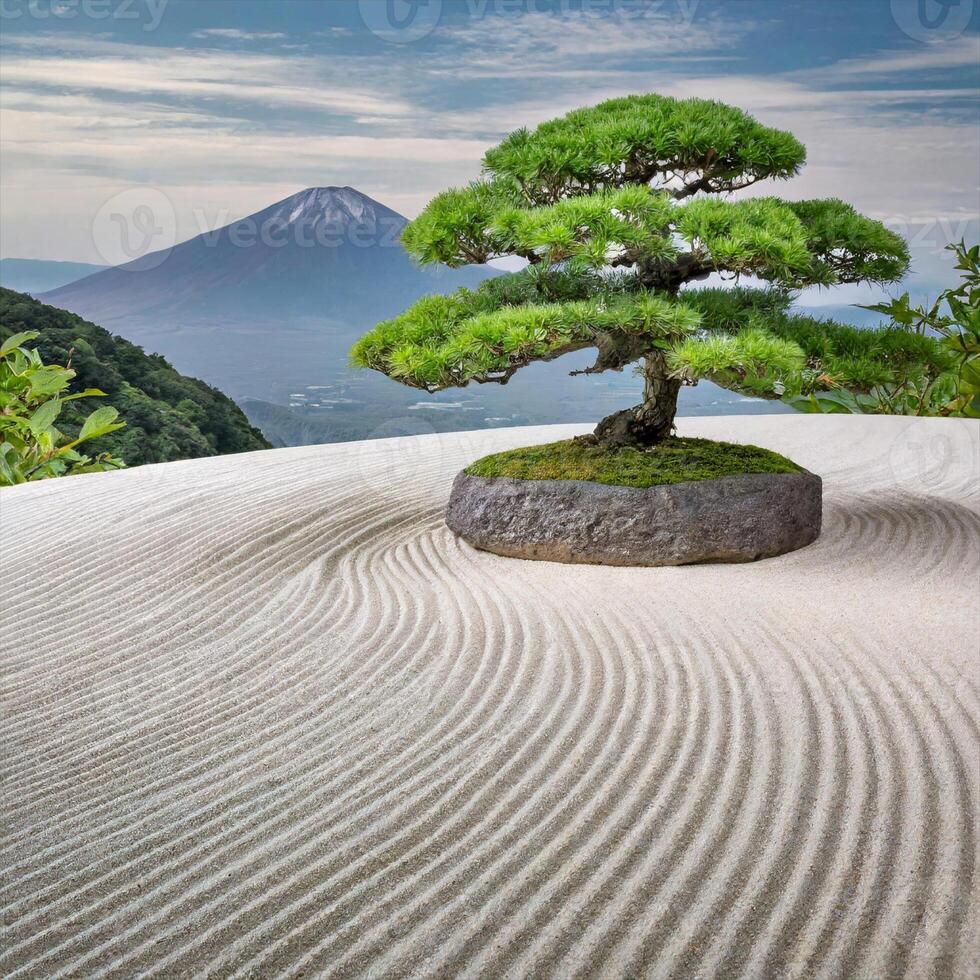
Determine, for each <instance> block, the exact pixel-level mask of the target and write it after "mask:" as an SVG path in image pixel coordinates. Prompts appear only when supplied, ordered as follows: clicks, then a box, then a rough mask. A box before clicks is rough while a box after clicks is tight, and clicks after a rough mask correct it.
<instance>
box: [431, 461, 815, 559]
mask: <svg viewBox="0 0 980 980" xmlns="http://www.w3.org/2000/svg"><path fill="white" fill-rule="evenodd" d="M822 487H823V481H822V480H821V479H820V477H819V476H816V475H815V474H813V473H808V472H806V471H804V472H801V473H753V474H747V475H745V476H728V477H722V478H721V479H717V480H699V481H695V482H690V483H675V484H671V485H668V486H661V487H649V488H645V489H637V488H634V487H611V486H605V485H603V484H600V483H588V482H585V481H581V480H514V479H510V478H508V477H492V478H489V477H482V476H467V475H466V474H465V473H460V474H459V475H458V476H457V477H456V482H455V483H454V484H453V490H452V494H451V496H450V498H449V506H448V508H447V511H446V523H447V524H448V525H449V527H450V529H451V530H452V531H453V532H455V533H456V534H458V535H459V536H460V537H462V538H463V539H464V540H466V541H468V542H469V543H470V544H471V545H473V546H474V547H476V548H480V549H482V550H484V551H492V552H494V553H495V554H498V555H506V556H508V557H511V558H533V559H539V560H542V561H560V562H581V563H586V564H593V565H689V564H693V563H696V562H744V561H755V560H757V559H759V558H770V557H772V556H773V555H781V554H784V553H785V552H787V551H794V550H795V549H796V548H802V547H803V546H804V545H808V544H810V543H811V542H812V541H815V540H816V539H817V537H818V536H819V535H820V522H821V496H822Z"/></svg>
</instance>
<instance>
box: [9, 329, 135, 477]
mask: <svg viewBox="0 0 980 980" xmlns="http://www.w3.org/2000/svg"><path fill="white" fill-rule="evenodd" d="M37 337H38V334H37V332H36V331H30V330H28V331H24V332H23V333H18V334H14V335H13V336H12V337H9V338H7V340H5V341H4V342H3V344H2V345H0V486H13V485H14V484H17V483H27V482H29V481H31V480H44V479H47V478H49V477H53V476H71V475H74V474H76V473H96V472H100V471H103V470H115V469H119V468H120V467H122V466H124V465H125V464H124V463H123V461H122V460H121V459H116V458H114V457H113V456H112V455H111V454H109V453H99V454H98V455H96V456H94V457H92V456H86V455H84V454H83V453H81V452H79V450H78V447H79V446H81V445H82V443H86V442H89V441H91V440H92V439H98V438H99V437H100V436H104V435H107V434H108V433H110V432H115V431H116V430H117V429H121V428H123V426H125V424H126V423H125V422H119V421H117V419H118V417H119V413H118V412H117V411H116V409H114V408H112V407H111V406H109V405H104V406H102V407H101V408H97V409H96V410H95V411H94V412H92V413H91V414H90V415H89V416H88V417H87V418H85V420H84V421H83V422H82V425H81V428H80V430H79V432H78V435H77V436H75V437H74V438H69V437H68V436H66V435H65V434H64V433H62V432H61V431H60V430H59V429H58V428H57V427H56V426H55V423H56V422H57V421H58V418H59V416H60V415H61V412H62V409H63V408H64V406H65V405H66V404H67V403H69V402H76V401H79V400H81V399H83V398H104V397H105V392H103V391H99V390H98V389H97V388H86V389H85V390H84V391H79V392H76V393H75V394H71V395H69V394H67V391H68V386H69V385H70V384H71V381H72V379H73V378H74V377H75V372H74V371H73V370H72V369H71V367H61V366H60V365H57V364H45V363H44V362H43V361H42V360H41V355H40V354H39V353H38V352H37V351H36V350H29V349H28V348H26V347H24V346H23V345H24V344H26V343H29V342H30V341H32V340H36V339H37Z"/></svg>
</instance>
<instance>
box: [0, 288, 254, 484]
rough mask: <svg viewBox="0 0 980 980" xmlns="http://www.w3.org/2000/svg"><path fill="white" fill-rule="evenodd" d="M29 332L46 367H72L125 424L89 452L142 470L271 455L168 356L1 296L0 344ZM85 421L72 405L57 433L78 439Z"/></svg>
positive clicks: (222, 401)
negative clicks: (34, 335) (235, 455)
mask: <svg viewBox="0 0 980 980" xmlns="http://www.w3.org/2000/svg"><path fill="white" fill-rule="evenodd" d="M23 331H34V332H36V333H37V334H38V337H37V339H36V340H35V341H33V342H32V344H31V345H30V346H31V347H36V349H37V350H38V352H39V354H40V356H41V358H42V359H43V361H44V362H45V363H46V364H56V365H70V367H71V369H72V370H73V371H74V372H75V382H74V384H75V385H77V386H78V387H79V388H82V389H85V388H97V389H100V390H102V391H103V392H105V398H104V399H103V401H104V403H105V405H106V406H107V407H111V408H114V409H115V410H116V411H118V413H119V415H120V416H121V417H122V418H123V419H125V421H126V427H125V428H123V429H119V430H118V431H113V432H110V433H107V434H105V435H101V436H100V437H99V438H97V439H94V440H93V441H92V442H91V443H90V444H89V445H90V447H91V448H88V447H87V448H86V451H87V452H91V453H95V454H96V455H98V454H104V453H108V454H111V455H112V456H113V458H121V459H124V460H125V461H126V463H127V465H129V466H136V465H138V464H140V463H163V462H167V461H169V460H175V459H193V458H195V457H199V456H217V455H223V454H225V453H237V452H249V451H251V450H256V449H268V448H269V443H268V442H267V441H266V440H265V438H264V437H263V435H262V434H261V432H259V431H258V429H254V428H252V426H250V425H249V424H248V420H247V419H246V418H245V416H244V414H243V413H242V411H241V409H240V408H239V407H238V406H237V405H236V404H235V403H234V402H233V401H232V400H231V399H230V398H228V397H227V396H226V395H224V394H222V393H221V392H220V391H218V390H217V389H215V388H212V387H211V386H210V385H207V384H205V383H204V382H203V381H198V380H197V379H195V378H187V377H184V376H183V375H181V374H179V373H178V372H177V371H176V370H174V368H173V367H171V365H170V364H169V363H168V362H167V361H166V360H165V359H164V358H163V357H160V356H159V355H156V354H147V353H145V352H144V351H143V349H142V348H141V347H138V346H137V345H136V344H132V343H130V342H129V341H127V340H123V339H122V338H121V337H115V336H113V335H112V334H110V333H109V332H108V331H107V330H104V329H103V328H102V327H99V326H96V325H95V324H94V323H89V322H88V321H86V320H83V319H81V317H78V316H75V315H74V314H72V313H69V312H67V311H65V310H59V309H57V308H55V307H53V306H46V305H44V304H43V303H39V302H38V301H37V300H35V299H32V298H31V297H30V296H27V295H25V294H23V293H16V292H14V291H13V290H10V289H0V341H3V340H6V339H8V338H9V337H10V336H12V335H13V334H16V333H20V332H23ZM84 420H85V412H84V411H83V409H82V407H81V406H79V405H78V404H77V403H76V402H70V403H68V404H66V405H65V406H64V407H63V409H62V412H61V415H60V417H59V420H58V427H59V429H61V430H62V431H63V432H64V433H66V434H67V435H68V436H69V437H72V438H74V437H75V436H77V435H78V433H79V432H80V431H81V427H82V425H83V424H84Z"/></svg>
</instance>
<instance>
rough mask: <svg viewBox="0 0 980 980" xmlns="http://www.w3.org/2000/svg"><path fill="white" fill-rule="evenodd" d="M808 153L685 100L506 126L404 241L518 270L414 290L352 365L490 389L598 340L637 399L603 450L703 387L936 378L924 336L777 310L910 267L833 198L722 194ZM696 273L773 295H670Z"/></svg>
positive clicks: (893, 243)
mask: <svg viewBox="0 0 980 980" xmlns="http://www.w3.org/2000/svg"><path fill="white" fill-rule="evenodd" d="M804 159H805V150H804V148H803V146H802V145H801V144H800V143H799V142H798V141H797V140H796V139H795V138H794V137H793V136H792V135H791V134H789V133H786V132H782V131H780V130H777V129H771V128H769V127H766V126H763V125H761V124H760V123H758V122H757V121H756V120H754V119H753V118H752V117H751V116H749V115H747V114H746V113H744V112H742V111H740V110H739V109H736V108H733V107H731V106H727V105H724V104H721V103H718V102H711V101H705V100H701V99H687V100H676V99H672V98H667V97H664V96H660V95H642V96H630V97H628V98H621V99H614V100H611V101H608V102H604V103H602V104H601V105H598V106H595V107H594V108H587V109H579V110H576V111H574V112H571V113H569V114H568V115H566V116H564V117H562V118H560V119H555V120H552V121H550V122H547V123H544V124H542V125H541V126H539V127H538V128H537V129H535V130H533V131H528V130H526V129H521V130H518V131H517V132H515V133H513V134H511V135H510V136H509V137H508V138H507V139H505V140H504V141H503V142H502V143H501V144H500V145H499V146H497V147H495V148H494V149H492V150H490V151H488V152H487V154H486V156H485V158H484V179H482V180H480V181H478V182H474V183H472V184H470V185H469V186H468V187H465V188H462V189H452V190H448V191H445V192H444V193H442V194H439V195H438V196H437V197H435V198H434V199H433V200H432V201H431V202H430V203H429V205H428V206H427V207H426V208H425V210H424V211H423V212H422V213H421V214H420V215H419V217H418V218H416V219H415V220H414V221H413V222H411V223H410V224H409V225H408V226H407V227H406V229H405V230H404V232H403V234H402V242H403V244H404V245H405V247H406V248H407V249H408V251H409V252H410V253H411V254H412V255H413V256H415V257H416V258H417V259H418V260H420V261H421V262H426V263H428V262H444V263H446V264H448V265H451V266H460V265H465V264H468V263H474V262H486V261H487V260H488V259H493V258H496V257H501V256H510V255H516V256H521V257H523V258H524V259H526V260H527V262H528V266H527V268H526V269H525V270H523V271H522V272H519V273H515V274H512V275H507V276H501V277H500V278H497V279H493V280H488V281H487V282H485V283H483V284H482V285H481V286H480V287H479V288H478V289H477V290H475V291H473V292H470V291H468V290H459V291H458V292H456V293H454V294H452V295H450V296H429V297H426V298H424V299H422V300H420V301H419V302H417V303H415V304H414V305H413V306H411V307H410V308H409V309H407V310H406V311H405V312H404V313H402V314H401V315H399V316H397V317H395V318H394V319H392V320H388V321H385V322H383V323H380V324H378V325H377V326H376V327H375V328H374V329H373V330H372V331H370V332H369V333H368V334H367V335H365V336H364V337H363V338H361V340H360V341H359V342H358V343H357V344H356V345H355V347H354V349H353V351H352V360H353V361H354V363H355V364H358V365H360V366H363V367H368V368H373V369H376V370H378V371H381V372H383V373H385V374H386V375H389V376H390V377H392V378H395V379H396V380H398V381H400V382H402V383H404V384H406V385H411V386H413V387H416V388H421V389H423V390H425V391H430V392H433V391H438V390H440V389H443V388H447V387H454V386H462V385H466V384H468V383H469V382H471V381H475V382H477V383H487V382H496V383H499V384H505V383H506V382H507V381H508V380H509V379H510V378H511V377H512V376H513V374H514V372H515V371H517V370H519V369H520V368H521V367H523V366H524V365H526V364H529V363H531V362H533V361H548V360H552V359H554V358H556V357H559V356H560V355H562V354H564V353H566V352H569V351H574V350H579V349H582V348H590V347H591V348H595V349H596V351H597V357H596V361H595V364H594V366H593V367H591V368H589V369H588V371H589V372H597V371H604V370H609V369H612V370H621V369H622V368H623V367H625V366H626V365H628V364H631V363H634V362H637V361H640V362H642V373H643V377H644V381H645V384H644V399H643V402H642V404H640V405H638V406H637V407H635V408H631V409H627V410H625V411H621V412H617V413H616V414H614V415H612V416H610V417H609V418H607V419H605V420H603V421H602V422H601V423H600V424H599V426H598V428H597V429H596V438H597V439H598V440H599V442H600V443H602V444H606V445H638V446H650V445H654V444H656V443H658V442H659V441H661V440H662V439H664V438H665V437H666V436H668V435H669V434H670V432H671V429H672V426H673V421H674V415H675V413H676V410H677V396H678V391H679V389H680V387H681V386H682V385H684V384H695V383H697V381H698V380H700V379H703V378H704V379H710V380H712V381H715V382H716V383H718V384H720V385H722V386H724V387H727V388H730V389H733V390H737V391H742V392H746V393H751V394H755V395H761V396H763V397H770V398H776V397H781V396H784V395H786V396H794V395H795V396H798V395H800V394H801V393H803V394H811V393H812V392H813V391H815V390H820V389H821V388H825V389H840V388H844V389H853V390H855V391H865V392H866V391H870V390H871V389H872V388H873V387H874V386H875V385H880V384H882V383H887V382H888V381H889V379H891V378H894V377H897V376H898V375H899V374H902V373H903V372H904V373H905V374H908V373H909V372H912V373H914V372H925V371H929V370H933V371H942V370H946V369H947V368H948V366H949V356H948V353H947V352H945V351H943V350H942V349H941V348H940V347H939V345H938V344H937V343H936V342H935V341H934V340H933V339H932V338H930V337H926V336H922V335H919V334H916V333H914V332H909V331H903V330H891V331H878V332H873V333H871V334H870V335H869V338H870V342H869V341H868V340H866V341H861V340H860V339H858V340H855V335H857V334H859V333H861V331H857V330H853V329H849V328H845V327H839V326H836V325H834V330H831V331H829V333H828V332H823V333H821V331H820V330H819V328H816V329H815V328H814V323H815V321H812V320H809V319H808V318H799V319H797V318H793V317H789V316H788V315H787V312H786V307H787V305H788V294H787V293H786V290H793V289H798V288H802V287H805V286H812V285H819V286H833V285H837V284H840V283H858V282H873V283H890V282H894V281H896V280H898V279H900V278H901V277H902V276H903V275H904V273H905V272H906V270H907V268H908V262H909V256H908V250H907V248H906V245H905V242H904V241H903V240H902V239H901V238H900V237H899V236H897V235H895V234H894V233H892V232H891V231H889V230H888V229H886V228H885V227H884V226H883V225H882V224H880V223H879V222H877V221H873V220H871V219H869V218H866V217H864V216H862V215H860V214H858V213H857V212H856V211H855V210H854V209H853V208H852V207H850V205H848V204H845V203H844V202H843V201H839V200H834V199H831V200H812V201H796V202H786V201H782V200H780V199H778V198H775V197H755V198H750V199H741V200H732V199H728V198H727V197H725V196H723V195H728V194H730V193H731V192H733V191H738V190H741V189H744V188H746V187H749V186H751V185H754V184H756V183H758V182H759V181H762V180H767V179H776V180H785V179H788V178H790V177H792V176H793V175H794V174H796V173H797V172H798V171H799V169H800V167H801V166H802V165H803V162H804ZM712 273H720V274H721V275H722V276H724V277H726V278H732V279H737V278H738V277H740V276H745V275H751V276H754V277H758V278H760V279H762V280H765V281H766V282H768V283H769V284H771V286H772V287H774V290H773V291H772V292H771V293H766V292H764V291H748V290H738V291H735V292H734V293H733V294H732V295H730V296H725V295H721V294H722V292H723V291H721V290H710V289H701V290H691V289H685V288H684V287H686V286H688V285H689V284H691V283H694V282H697V281H700V280H704V279H705V278H707V277H708V276H709V275H710V274H712ZM835 331H836V332H835ZM865 333H866V332H865ZM885 334H887V337H886V336H885ZM862 344H863V346H862ZM855 345H856V346H855Z"/></svg>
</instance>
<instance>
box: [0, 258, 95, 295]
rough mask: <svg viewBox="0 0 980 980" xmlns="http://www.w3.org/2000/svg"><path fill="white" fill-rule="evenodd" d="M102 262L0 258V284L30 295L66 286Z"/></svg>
mask: <svg viewBox="0 0 980 980" xmlns="http://www.w3.org/2000/svg"><path fill="white" fill-rule="evenodd" d="M104 268H105V266H104V265H92V264H91V263H88V262H58V261H52V260H49V259H0V286H4V287H5V288H7V289H13V290H15V291H16V292H18V293H30V294H31V295H32V296H33V295H36V294H40V293H44V292H47V291H48V290H51V289H58V288H59V287H60V286H67V285H68V284H69V283H72V282H75V281H76V280H78V279H84V278H85V276H90V275H92V274H93V273H95V272H101V271H102V270H103V269H104Z"/></svg>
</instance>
